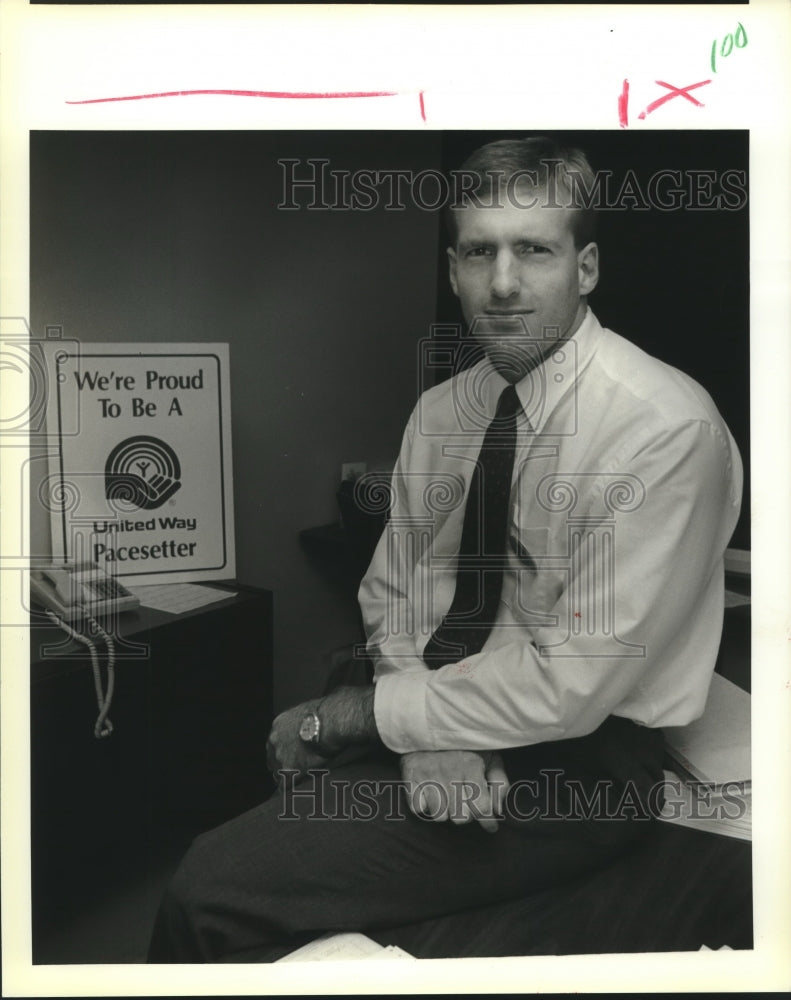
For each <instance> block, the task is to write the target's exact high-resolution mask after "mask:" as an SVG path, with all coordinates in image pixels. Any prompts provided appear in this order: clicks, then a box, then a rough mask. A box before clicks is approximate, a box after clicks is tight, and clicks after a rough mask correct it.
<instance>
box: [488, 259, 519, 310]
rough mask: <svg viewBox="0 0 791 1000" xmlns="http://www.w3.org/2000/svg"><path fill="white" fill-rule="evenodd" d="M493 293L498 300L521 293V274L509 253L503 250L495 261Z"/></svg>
mask: <svg viewBox="0 0 791 1000" xmlns="http://www.w3.org/2000/svg"><path fill="white" fill-rule="evenodd" d="M491 291H492V295H493V296H494V297H495V298H498V299H507V298H510V297H511V296H512V295H515V294H516V293H517V292H518V291H519V272H518V270H517V266H516V261H515V260H514V256H513V254H512V253H510V252H509V251H502V250H501V251H500V252H499V253H498V254H497V256H496V257H495V259H494V271H493V273H492V283H491Z"/></svg>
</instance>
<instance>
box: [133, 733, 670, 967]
mask: <svg viewBox="0 0 791 1000" xmlns="http://www.w3.org/2000/svg"><path fill="white" fill-rule="evenodd" d="M662 757H663V748H662V734H661V731H660V730H652V729H647V728H644V727H639V726H637V725H635V724H634V723H632V722H629V721H628V720H625V719H619V718H615V717H610V718H609V719H607V720H606V721H605V722H604V724H603V725H602V726H601V727H600V728H599V729H598V730H597V731H596V732H595V733H592V734H590V735H589V736H584V737H581V738H579V739H574V740H562V741H557V742H552V743H544V744H538V745H536V746H531V747H520V748H517V749H514V750H507V751H504V752H503V758H504V761H505V769H506V772H507V774H508V777H509V780H510V781H511V783H512V787H511V791H510V792H509V796H508V802H507V808H506V810H505V816H504V818H503V819H502V821H501V822H500V824H499V829H498V830H497V832H496V833H488V832H486V831H484V830H483V829H482V828H481V827H480V826H479V825H478V824H477V823H475V822H473V823H469V824H464V825H457V824H453V823H450V822H434V821H432V820H429V819H423V818H419V817H417V816H415V815H414V814H413V813H412V812H411V811H410V810H409V808H408V805H407V796H406V789H405V788H404V786H403V784H402V783H401V782H400V778H399V770H398V756H397V755H396V754H392V753H390V752H389V751H386V750H382V751H380V752H375V753H372V754H371V755H369V756H367V757H365V758H364V759H362V760H358V761H356V762H354V763H350V764H347V765H345V766H343V767H338V768H336V769H333V770H331V771H323V772H317V773H314V774H312V775H311V776H309V777H308V778H307V779H305V780H304V781H303V782H301V783H300V784H298V785H296V786H295V785H292V784H288V783H287V784H286V787H285V788H282V789H281V790H280V791H278V792H277V793H276V794H275V795H273V796H272V798H271V799H269V801H267V802H264V803H263V804H262V805H260V806H258V807H257V808H255V809H252V810H251V811H250V812H247V813H245V814H243V815H242V816H239V817H238V818H237V819H234V820H231V821H230V822H228V823H225V824H224V825H223V826H220V827H218V828H217V829H216V830H212V831H210V832H209V833H205V834H203V835H202V836H200V837H198V838H197V839H196V840H195V842H194V844H193V845H192V847H191V848H190V850H189V852H188V853H187V855H186V857H185V858H184V860H183V862H182V864H181V866H180V868H179V869H178V871H177V873H176V875H175V877H174V879H173V881H172V882H171V884H170V886H169V888H168V890H167V892H166V894H165V897H164V899H163V901H162V904H161V907H160V910H159V913H158V916H157V919H156V924H155V927H154V932H153V936H152V940H151V947H150V952H149V962H220V961H225V962H227V961H231V962H252V961H271V960H273V959H274V958H277V957H280V956H281V955H282V954H284V953H286V952H287V951H289V950H291V949H292V948H294V947H297V946H298V945H300V944H302V943H303V942H305V941H306V940H309V939H310V938H312V937H316V936H318V935H320V934H322V933H324V932H326V931H352V930H356V931H366V930H369V931H373V930H377V929H381V928H386V927H395V926H399V925H404V924H409V923H413V922H416V921H419V920H425V919H428V918H431V917H437V916H442V915H443V914H447V913H453V912H457V911H459V910H463V909H467V908H470V907H475V906H481V905H485V904H489V903H493V902H498V901H501V900H507V899H513V898H516V897H519V896H522V895H525V894H526V893H530V892H532V891H536V890H538V889H542V888H545V887H547V886H548V885H552V884H556V883H560V882H562V881H566V880H568V879H571V878H574V877H575V876H578V875H580V874H582V873H584V872H587V871H590V870H592V869H594V868H597V867H600V866H602V865H604V864H607V863H608V862H609V861H610V860H612V859H613V858H615V857H616V856H617V855H618V854H619V853H621V852H622V851H624V849H625V848H626V847H627V846H628V845H630V844H631V843H633V842H634V841H635V839H636V838H638V837H640V835H641V834H642V833H645V832H647V831H648V828H649V826H650V822H651V821H650V816H651V815H652V814H655V813H656V811H657V810H658V809H660V808H661V805H662V799H661V782H662Z"/></svg>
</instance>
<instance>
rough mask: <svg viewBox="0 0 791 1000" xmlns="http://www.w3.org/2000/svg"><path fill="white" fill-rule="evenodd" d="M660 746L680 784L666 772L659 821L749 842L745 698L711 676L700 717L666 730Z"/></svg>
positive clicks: (747, 708) (726, 682) (747, 699)
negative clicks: (664, 746) (664, 791)
mask: <svg viewBox="0 0 791 1000" xmlns="http://www.w3.org/2000/svg"><path fill="white" fill-rule="evenodd" d="M665 742H666V749H667V754H668V756H669V758H670V760H671V761H672V767H673V770H674V771H675V772H676V774H677V775H678V776H679V778H681V779H682V781H683V784H682V783H681V782H675V784H674V783H673V775H672V774H670V773H669V772H666V780H668V781H669V782H670V784H669V785H668V786H666V796H665V798H666V801H665V807H664V810H663V812H662V816H661V818H662V819H665V820H667V821H668V822H670V823H679V824H681V825H682V826H690V827H693V828H695V829H700V830H708V831H710V832H712V833H721V834H724V835H726V836H729V837H739V838H741V839H743V840H749V839H750V837H751V818H752V817H751V812H752V809H751V807H752V799H751V770H750V696H749V694H747V692H746V691H743V690H742V689H741V688H739V687H737V686H736V685H735V684H732V683H731V681H729V680H726V679H725V678H724V677H721V676H720V675H719V674H714V676H713V677H712V681H711V687H710V689H709V696H708V699H707V701H706V708H705V711H704V712H703V715H702V716H701V717H700V718H699V719H696V720H695V721H694V722H691V723H690V724H689V725H688V726H670V727H667V728H666V729H665ZM676 788H678V789H679V791H678V794H676V791H675V790H676Z"/></svg>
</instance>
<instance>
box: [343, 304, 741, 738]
mask: <svg viewBox="0 0 791 1000" xmlns="http://www.w3.org/2000/svg"><path fill="white" fill-rule="evenodd" d="M505 385H506V383H505V380H504V379H503V378H502V377H501V376H500V375H499V374H498V373H497V372H496V370H495V369H494V368H493V367H492V365H491V364H490V362H489V361H488V360H487V359H484V360H483V361H481V362H479V364H477V365H476V366H474V367H473V368H471V369H469V370H468V371H465V372H462V373H461V374H459V375H457V376H456V377H454V378H452V379H450V380H449V381H447V382H445V383H443V384H441V385H439V386H437V387H435V388H433V389H430V390H428V391H427V392H426V393H424V394H423V395H422V396H421V398H420V400H419V401H418V404H417V406H416V408H415V410H414V411H413V413H412V415H411V417H410V419H409V423H408V425H407V428H406V431H405V434H404V440H403V444H402V448H401V452H400V455H399V458H398V461H397V463H396V467H395V470H394V473H393V482H392V489H393V506H392V510H391V517H390V521H389V522H388V525H387V527H386V529H385V531H384V533H383V535H382V538H381V540H380V542H379V545H378V547H377V549H376V552H375V554H374V558H373V560H372V562H371V565H370V567H369V569H368V572H367V573H366V576H365V578H364V579H363V581H362V584H361V587H360V594H359V597H360V605H361V609H362V613H363V620H364V623H365V627H366V633H367V636H368V652H369V655H370V656H371V658H372V660H373V662H374V682H375V698H374V712H375V717H376V723H377V727H378V730H379V734H380V736H381V738H382V740H383V742H384V743H385V744H386V745H387V746H388V747H390V748H391V749H392V750H395V751H397V752H401V753H405V752H408V751H411V750H418V749H421V750H430V749H438V750H439V749H497V748H505V747H513V746H524V745H528V744H532V743H539V742H544V741H547V740H557V739H563V738H570V737H576V736H583V735H585V734H587V733H589V732H592V731H593V730H594V729H596V728H597V727H598V726H599V725H600V724H601V723H602V722H603V721H604V719H605V718H606V717H607V716H608V715H620V716H625V717H626V718H629V719H633V720H634V721H635V722H637V723H640V724H643V725H647V726H665V725H667V726H671V725H684V724H686V723H688V722H690V721H692V720H693V719H695V718H697V717H698V716H699V715H700V714H701V713H702V711H703V707H704V704H705V700H706V695H707V692H708V687H709V683H710V681H711V675H712V672H713V668H714V663H715V660H716V656H717V650H718V647H719V641H720V636H721V631H722V618H723V603H724V602H723V590H724V585H723V579H724V572H723V554H724V551H725V547H726V546H727V544H728V541H729V539H730V536H731V534H732V532H733V529H734V527H735V524H736V521H737V518H738V513H739V507H740V502H741V491H742V467H741V461H740V458H739V454H738V451H737V449H736V445H735V443H734V441H733V438H732V437H731V435H730V433H729V431H728V429H727V427H726V426H725V424H724V422H723V420H722V418H721V417H720V415H719V413H718V412H717V410H716V408H715V406H714V404H713V402H712V400H711V398H710V397H709V396H708V394H707V393H706V392H705V390H704V389H702V388H701V387H700V386H699V385H697V383H695V382H694V381H693V380H692V379H691V378H689V377H688V376H687V375H684V374H683V373H682V372H679V371H677V370H676V369H674V368H671V367H670V366H668V365H666V364H664V363H663V362H661V361H658V360H657V359H655V358H652V357H650V356H649V355H647V354H646V353H645V352H643V351H642V350H640V349H639V348H638V347H636V346H635V345H634V344H631V343H630V342H629V341H627V340H624V339H623V338H622V337H619V336H618V335H617V334H615V333H613V332H612V331H610V330H607V329H604V328H602V327H601V326H600V325H599V323H598V321H597V320H596V318H595V316H594V315H593V313H592V312H591V311H590V310H589V311H588V312H587V314H586V317H585V319H584V321H583V323H582V325H581V326H580V328H579V330H578V331H577V332H576V334H575V335H574V337H573V338H571V339H570V340H568V341H566V342H563V343H562V344H560V345H559V346H558V348H557V350H555V351H552V352H551V353H550V354H549V356H548V357H547V358H546V359H545V361H544V362H543V363H542V364H541V365H539V366H538V367H537V368H536V369H534V370H533V371H532V372H531V373H529V374H528V375H527V376H525V378H524V379H522V381H521V382H519V383H518V384H517V387H516V388H517V392H518V394H519V398H520V401H521V403H522V408H523V413H522V414H521V415H520V416H519V418H518V437H517V452H516V460H515V462H514V476H513V482H512V489H511V501H510V515H509V540H510V544H509V551H508V554H507V556H506V566H505V573H504V579H503V588H502V595H501V599H500V605H499V609H498V613H497V616H496V621H495V626H494V628H493V629H492V631H491V633H490V635H489V637H488V639H487V640H486V642H485V644H484V646H483V648H482V650H481V652H479V653H477V654H475V655H473V656H469V657H466V658H465V659H463V660H461V661H460V662H458V663H450V664H447V665H446V666H444V667H442V668H440V669H439V670H430V669H429V668H428V667H427V666H426V664H425V663H424V662H423V660H422V659H421V653H422V650H423V648H424V647H425V645H426V643H427V642H428V639H429V637H430V636H431V634H432V633H433V631H434V630H435V629H436V628H437V626H438V625H439V623H440V622H441V620H442V618H443V615H444V614H445V613H446V612H447V610H448V608H449V607H450V604H451V601H452V599H453V593H454V590H455V580H456V562H457V554H458V549H459V542H460V537H461V529H462V523H463V519H464V508H465V500H466V492H467V489H468V488H469V484H470V480H471V477H472V471H473V469H474V465H475V461H476V459H477V456H478V453H479V451H480V447H481V443H482V441H483V435H484V433H485V430H486V427H487V426H488V424H489V421H490V420H491V418H492V416H493V415H494V412H495V407H496V405H497V399H498V398H499V395H500V393H501V392H502V389H503V388H504V386H505Z"/></svg>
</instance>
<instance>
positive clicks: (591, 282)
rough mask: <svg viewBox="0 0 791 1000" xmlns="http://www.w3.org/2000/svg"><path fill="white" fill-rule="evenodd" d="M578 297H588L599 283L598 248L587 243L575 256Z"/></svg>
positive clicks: (593, 244) (594, 244)
mask: <svg viewBox="0 0 791 1000" xmlns="http://www.w3.org/2000/svg"><path fill="white" fill-rule="evenodd" d="M577 268H578V271H579V282H580V295H590V293H591V292H592V291H593V289H594V288H595V287H596V285H598V283H599V247H598V245H597V244H596V243H589V244H588V245H587V246H586V247H583V248H582V250H580V251H579V253H578V254H577Z"/></svg>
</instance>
